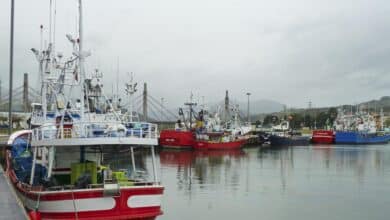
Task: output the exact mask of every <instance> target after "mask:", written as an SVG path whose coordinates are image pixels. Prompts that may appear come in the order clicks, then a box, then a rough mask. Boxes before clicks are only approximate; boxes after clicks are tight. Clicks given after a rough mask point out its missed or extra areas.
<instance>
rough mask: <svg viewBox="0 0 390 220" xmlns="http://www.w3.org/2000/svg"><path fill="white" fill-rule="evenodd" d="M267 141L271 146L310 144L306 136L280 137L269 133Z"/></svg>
mask: <svg viewBox="0 0 390 220" xmlns="http://www.w3.org/2000/svg"><path fill="white" fill-rule="evenodd" d="M269 141H270V143H271V146H272V147H281V146H307V145H309V144H310V140H309V138H308V137H282V136H278V135H270V136H269Z"/></svg>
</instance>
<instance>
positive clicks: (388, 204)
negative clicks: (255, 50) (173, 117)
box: [146, 145, 390, 220]
mask: <svg viewBox="0 0 390 220" xmlns="http://www.w3.org/2000/svg"><path fill="white" fill-rule="evenodd" d="M158 159H159V162H160V169H159V171H160V179H161V181H162V183H163V185H164V186H165V187H166V190H165V195H164V200H163V210H164V215H163V216H161V217H159V218H158V219H159V220H165V219H167V220H168V219H169V220H176V219H177V220H183V219H187V220H199V219H223V220H230V219H232V220H233V219H256V220H257V219H267V220H270V219H271V220H272V219H289V220H302V219H326V220H329V219H342V220H346V219H347V220H348V219H353V220H358V219H362V220H363V219H364V220H367V219H389V218H390V145H378V146H359V147H348V146H337V147H328V146H322V147H318V146H313V147H293V148H284V149H280V150H260V149H258V148H249V149H244V150H242V151H226V152H221V151H212V152H197V151H166V150H162V151H161V152H159V158H158ZM146 163H147V164H148V165H147V166H148V167H149V166H150V165H149V163H150V157H149V156H147V157H146Z"/></svg>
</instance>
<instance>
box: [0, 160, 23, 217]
mask: <svg viewBox="0 0 390 220" xmlns="http://www.w3.org/2000/svg"><path fill="white" fill-rule="evenodd" d="M0 195H1V196H0V213H1V216H0V219H18V220H19V219H28V218H27V214H26V212H25V209H24V208H23V206H22V204H21V203H20V202H19V201H18V199H17V198H16V194H15V193H14V191H13V188H12V186H11V185H10V184H8V182H7V179H6V177H5V175H4V172H3V167H1V165H0Z"/></svg>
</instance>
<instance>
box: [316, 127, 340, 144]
mask: <svg viewBox="0 0 390 220" xmlns="http://www.w3.org/2000/svg"><path fill="white" fill-rule="evenodd" d="M311 141H312V143H314V144H333V143H334V141H335V132H334V131H333V130H314V131H313V135H312V138H311Z"/></svg>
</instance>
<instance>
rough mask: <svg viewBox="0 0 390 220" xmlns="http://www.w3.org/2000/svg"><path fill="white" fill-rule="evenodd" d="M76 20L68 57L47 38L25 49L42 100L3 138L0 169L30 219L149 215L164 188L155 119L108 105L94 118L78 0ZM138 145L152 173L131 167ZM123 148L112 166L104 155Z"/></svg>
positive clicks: (156, 208) (158, 205) (152, 214)
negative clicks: (122, 157) (125, 155)
mask: <svg viewBox="0 0 390 220" xmlns="http://www.w3.org/2000/svg"><path fill="white" fill-rule="evenodd" d="M51 10H52V9H51ZM79 22H80V23H79V37H78V39H73V38H72V36H70V35H67V38H68V39H69V41H70V42H71V43H72V46H73V52H72V57H70V58H69V59H67V60H64V59H65V58H62V56H61V57H58V58H57V57H55V55H54V54H55V51H54V46H53V44H52V42H50V41H49V44H48V48H47V49H45V50H42V48H41V49H40V50H39V51H38V50H36V49H33V50H32V51H33V52H34V54H35V55H36V58H37V60H38V62H39V67H40V68H39V73H40V75H41V81H42V83H41V86H42V88H41V91H42V94H41V103H39V108H36V110H37V111H39V112H33V113H32V114H31V117H32V118H31V122H35V123H31V126H32V125H33V124H34V125H35V126H34V128H33V129H32V130H22V131H17V132H15V133H13V134H12V135H11V136H10V137H9V140H8V142H7V145H8V147H7V150H6V153H5V158H6V174H7V175H8V177H9V178H10V180H11V183H12V185H13V186H14V188H15V190H16V192H17V195H18V196H19V198H20V200H21V202H22V203H23V205H24V206H25V208H26V209H27V210H28V211H29V213H30V217H31V218H32V219H148V220H149V219H155V218H156V217H157V216H158V215H161V214H162V210H161V200H162V195H163V190H164V187H163V186H162V185H161V184H160V182H159V181H158V178H157V167H156V160H155V154H154V146H156V145H157V144H158V129H157V125H155V124H152V123H147V122H142V123H136V122H132V121H130V122H127V121H123V119H122V117H121V115H118V114H117V113H115V112H111V113H112V114H110V115H109V114H108V113H101V114H100V116H101V117H95V116H97V115H96V114H97V112H93V110H92V109H93V108H94V107H96V106H97V105H96V104H95V103H94V102H93V99H92V96H93V94H92V95H91V93H90V92H91V90H92V89H93V87H92V86H91V84H90V82H91V81H92V80H93V78H87V77H86V74H85V71H84V59H85V58H86V57H87V56H88V53H87V52H85V51H83V50H82V45H83V38H82V7H81V0H79ZM51 34H52V33H50V35H51ZM98 89H99V90H101V87H99V88H98ZM65 94H66V95H65ZM80 97H81V99H80ZM105 103H108V105H109V108H107V109H113V107H112V104H110V103H109V102H108V101H107V100H106V101H105ZM106 116H110V117H111V116H114V118H113V119H110V120H108V119H107V117H106ZM99 118H100V119H99ZM101 119H102V120H101ZM139 125H140V126H139ZM138 147H143V148H149V149H150V150H151V157H152V169H153V172H152V175H150V176H151V177H142V176H140V175H139V172H138V171H137V170H136V166H135V164H136V163H135V159H136V158H135V157H134V150H135V149H136V148H138ZM123 149H126V150H129V151H130V152H131V156H129V163H131V166H126V167H123V169H122V168H120V169H119V168H116V169H112V168H111V167H110V164H109V163H108V161H107V160H105V159H104V158H105V157H104V155H107V154H110V153H112V152H115V151H121V150H123ZM128 167H132V170H128Z"/></svg>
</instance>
